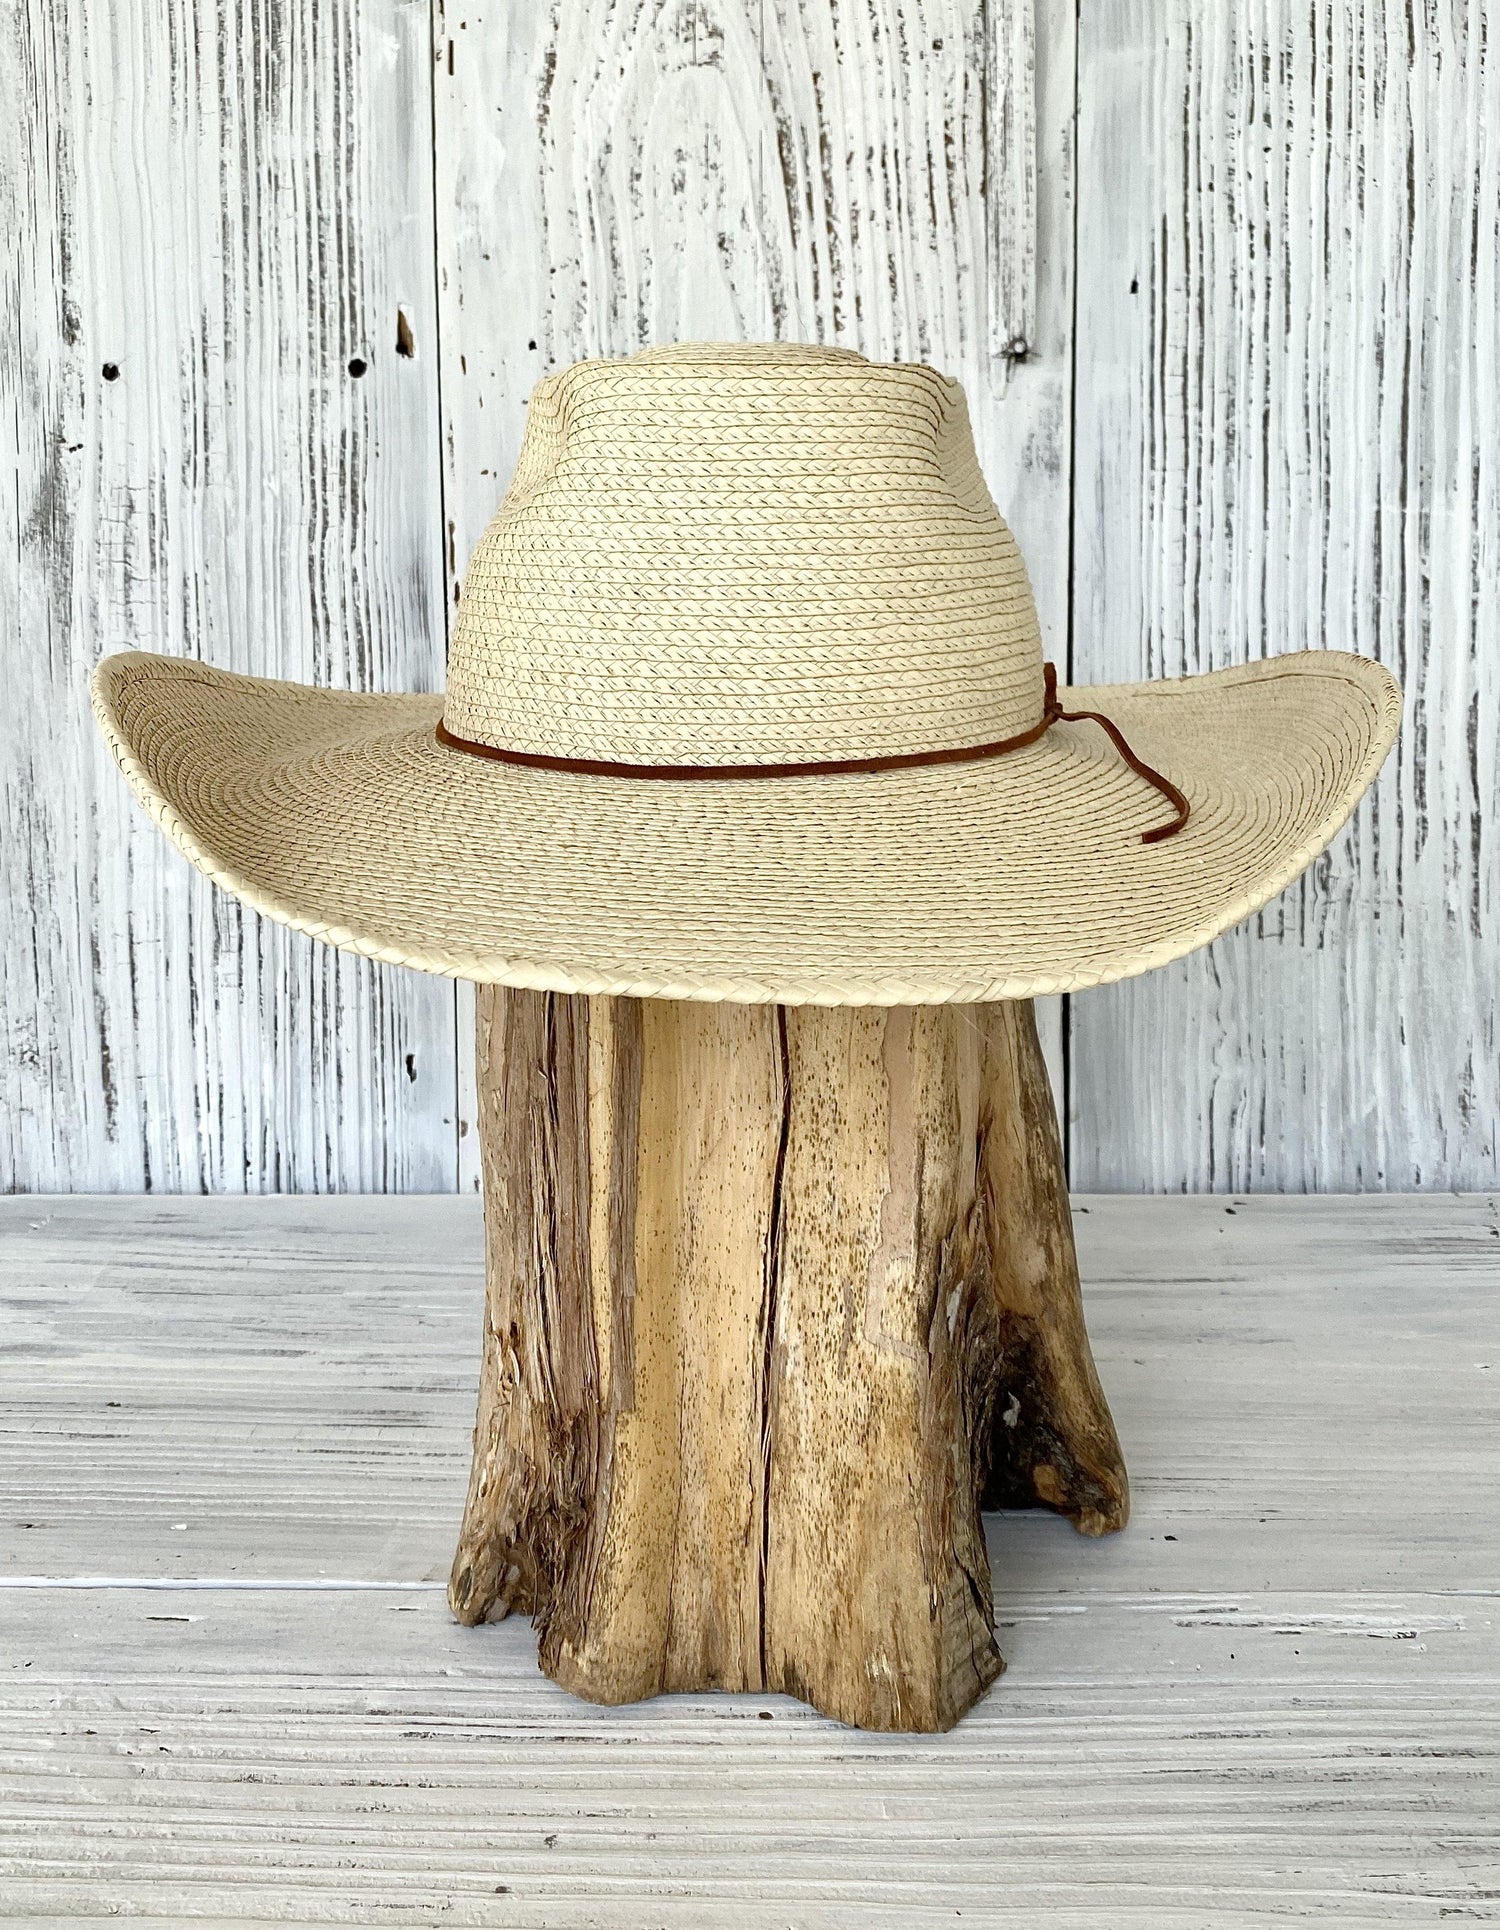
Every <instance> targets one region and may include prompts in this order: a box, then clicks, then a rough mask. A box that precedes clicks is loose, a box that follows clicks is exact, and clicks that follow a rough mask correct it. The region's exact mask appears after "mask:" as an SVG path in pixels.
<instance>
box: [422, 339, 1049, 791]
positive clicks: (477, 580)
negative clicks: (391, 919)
mask: <svg viewBox="0 0 1500 1930" xmlns="http://www.w3.org/2000/svg"><path fill="white" fill-rule="evenodd" d="M1041 659H1042V653H1041V638H1040V633H1039V631H1038V628H1037V622H1036V613H1035V608H1034V605H1033V602H1032V597H1031V590H1030V586H1029V584H1028V582H1027V578H1026V571H1025V567H1024V565H1023V564H1022V561H1021V557H1020V553H1019V551H1018V549H1017V547H1016V544H1015V540H1014V538H1013V537H1012V536H1011V533H1010V531H1009V530H1008V529H1007V528H1006V526H1005V524H1004V523H1003V521H1002V520H1001V518H1000V515H999V513H998V511H997V510H996V508H995V505H994V503H993V502H992V501H991V499H990V495H989V492H988V490H987V489H986V487H985V483H984V478H983V476H982V475H981V473H980V470H979V464H978V460H977V458H976V456H975V453H974V446H973V439H972V436H971V434H970V430H969V422H968V415H967V411H966V409H965V406H964V398H963V392H962V390H961V389H960V388H959V386H958V384H957V383H956V382H953V381H950V380H948V379H947V378H946V377H944V376H941V375H939V374H937V373H936V372H935V371H934V370H932V369H930V368H927V367H924V366H921V365H919V364H911V363H873V362H867V361H866V360H865V359H864V358H863V357H862V356H859V355H855V354H852V353H851V352H849V351H847V350H840V349H828V348H815V347H809V346H803V345H800V344H785V343H783V344H773V345H757V346H748V345H747V346H740V345H728V344H683V345H678V346H674V347H671V348H661V349H651V350H647V351H644V352H643V353H641V354H639V355H635V356H631V357H629V358H628V359H626V360H623V361H589V362H579V363H575V364H574V365H573V366H572V367H570V368H565V369H562V370H560V371H558V372H557V373H556V374H554V375H550V376H548V377H546V378H545V379H544V380H543V381H542V382H540V383H539V384H538V385H537V388H536V389H535V391H534V392H533V394H532V397H531V402H530V406H529V409H528V412H527V418H526V432H525V437H524V440H523V443H522V448H521V454H520V458H519V460H518V462H517V464H516V469H515V474H514V476H513V478H512V480H511V484H510V487H509V489H508V490H507V492H506V495H505V498H504V500H503V502H502V503H501V505H500V508H499V511H498V512H497V514H496V516H495V518H494V520H493V522H492V523H491V524H490V526H489V528H488V530H487V531H486V532H485V534H484V536H483V537H482V538H481V540H480V542H479V544H478V546H477V547H476V549H475V551H474V555H473V558H472V560H471V562H470V565H469V572H468V577H467V581H466V583H465V586H464V591H463V596H462V599H461V602H460V607H459V615H458V622H457V627H456V631H455V636H454V640H453V647H452V651H451V653H450V660H449V675H448V693H447V698H446V706H445V712H444V722H445V724H446V726H447V728H448V729H449V730H451V731H452V732H453V733H455V734H456V735H457V736H460V737H464V738H468V739H470V740H472V741H474V742H477V743H483V744H490V745H494V746H497V747H499V748H503V749H509V750H513V751H520V752H524V753H529V754H532V755H542V756H548V757H563V758H576V759H587V760H605V761H610V762H619V763H635V764H704V765H713V764H744V763H785V762H804V761H822V760H838V759H846V758H853V759H862V758H882V757H889V756H901V755H905V754H908V753H910V752H913V751H928V750H935V749H948V748H956V747H959V746H964V745H972V744H981V743H987V742H990V741H992V740H994V739H997V738H1003V737H1007V736H1010V735H1013V734H1015V733H1017V732H1020V731H1023V730H1025V729H1027V728H1029V727H1030V726H1032V725H1033V724H1034V723H1035V722H1036V720H1037V718H1038V716H1039V715H1040V712H1041V708H1042V660H1041Z"/></svg>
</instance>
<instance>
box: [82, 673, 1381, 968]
mask: <svg viewBox="0 0 1500 1930" xmlns="http://www.w3.org/2000/svg"><path fill="white" fill-rule="evenodd" d="M93 696H94V706H95V710H96V712H97V714H98V717H99V721H100V724H101V725H102V727H103V730H104V733H105V736H106V737H107V738H108V740H109V743H110V747H111V749H112V750H113V752H114V754H115V757H116V758H117V760H118V761H119V764H120V767H121V769H122V770H123V771H124V773H125V775H126V777H127V778H128V779H129V780H130V783H131V785H132V786H133V787H134V789H135V791H136V794H137V795H138V796H139V798H140V799H141V801H142V802H143V803H144V804H145V805H146V807H147V809H148V810H149V811H150V812H151V813H152V815H153V816H154V817H155V818H156V819H157V821H158V822H159V823H160V825H161V826H162V829H163V830H164V831H165V832H166V833H167V835H168V836H169V837H170V838H171V839H172V841H173V843H174V844H176V845H177V847H178V849H179V850H180V851H182V852H183V854H184V855H185V856H186V857H187V858H189V859H190V860H191V861H192V863H193V864H195V865H196V866H197V867H198V868H199V869H200V870H201V871H204V872H206V873H207V874H208V876H209V877H210V878H212V879H213V880H214V881H215V883H217V884H220V885H222V886H223V887H224V889H225V890H227V891H230V892H233V893H234V894H235V896H236V897H238V898H241V899H243V900H244V902H245V903H246V904H248V905H251V906H253V907H254V908H255V909H256V910H258V911H261V912H264V913H265V914H266V915H267V916H268V917H270V918H274V919H276V920H278V921H279V922H280V923H282V924H285V925H290V926H292V927H293V928H294V929H296V930H298V931H303V932H307V933H309V934H311V935H312V936H313V937H315V938H321V939H324V940H326V941H327V942H328V943H330V944H333V945H338V946H341V947H344V948H346V949H348V950H351V951H356V952H360V953H363V954H365V955H366V956H368V957H371V958H379V959H384V960H388V961H390V962H391V963H394V964H403V965H413V966H416V967H418V968H419V969H421V970H423V971H429V972H441V973H446V974H448V975H450V976H453V977H456V978H468V979H475V980H479V981H481V982H490V983H500V984H507V985H522V986H532V987H540V988H548V989H553V990H558V991H570V992H596V993H614V994H624V995H642V996H644V995H655V996H660V997H668V998H697V999H739V1000H749V1001H761V1000H766V1001H780V1002H782V1003H785V1004H851V1005H863V1004H874V1005H906V1004H935V1003H943V1002H946V1001H949V1000H986V999H1002V998H1030V997H1033V996H1036V995H1040V994H1042V993H1048V992H1062V991H1073V990H1078V989H1080V988H1082V987H1084V986H1089V985H1100V984H1104V983H1106V982H1107V981H1109V980H1112V979H1119V978H1125V977H1128V976H1130V975H1131V974H1133V973H1137V972H1144V971H1147V970H1149V969H1150V968H1151V967H1153V966H1157V965H1162V964H1165V963H1167V962H1168V961H1169V960H1171V959H1174V958H1179V957H1181V956H1182V955H1183V954H1184V953H1186V952H1190V951H1192V950H1194V949H1195V948H1196V947H1197V946H1199V945H1203V944H1205V943H1207V942H1208V940H1210V939H1212V938H1214V937H1216V936H1217V934H1218V933H1220V932H1222V931H1224V930H1226V929H1227V928H1228V927H1229V926H1231V925H1234V924H1236V923H1238V921H1239V920H1240V919H1242V918H1245V917H1247V916H1248V915H1249V914H1250V913H1251V912H1253V911H1255V910H1256V909H1258V907H1260V906H1261V905H1263V904H1264V903H1265V902H1266V901H1267V899H1269V898H1271V897H1272V896H1273V895H1274V894H1275V893H1276V892H1278V891H1281V890H1282V889H1284V888H1285V886H1287V885H1288V884H1290V883H1291V881H1292V880H1293V879H1294V878H1295V877H1297V875H1298V874H1299V873H1300V872H1301V871H1303V870H1304V869H1305V868H1306V866H1307V865H1308V864H1310V863H1311V862H1312V860H1313V859H1314V858H1315V857H1316V856H1317V855H1318V853H1319V852H1321V851H1322V850H1323V849H1324V848H1325V847H1326V845H1327V844H1328V842H1329V840H1330V839H1331V838H1332V837H1333V836H1334V834H1335V833H1336V832H1337V831H1338V830H1339V828H1340V826H1341V825H1342V824H1343V823H1344V821H1345V819H1346V818H1347V817H1348V816H1349V813H1350V812H1351V811H1352V810H1353V808H1354V805H1355V803H1356V802H1357V800H1358V799H1359V797H1360V795H1361V793H1362V792H1363V791H1364V790H1365V789H1366V788H1367V786H1368V785H1369V784H1370V782H1371V780H1372V779H1373V778H1374V776H1375V774H1376V772H1377V771H1378V770H1379V768H1380V765H1381V762H1382V760H1383V759H1384V757H1385V755H1386V752H1387V751H1388V750H1389V749H1390V746H1391V744H1392V742H1393V741H1394V739H1395V735H1396V731H1397V727H1398V724H1399V721H1400V712H1401V698H1400V691H1399V689H1398V686H1397V685H1396V683H1395V680H1394V679H1393V678H1392V677H1391V676H1390V674H1389V672H1388V671H1386V670H1385V669H1383V668H1382V667H1381V666H1380V665H1379V664H1376V663H1372V662H1370V661H1368V660H1367V659H1364V658H1361V657H1355V656H1351V655H1348V654H1346V653H1343V652H1333V651H1307V652H1302V653H1299V654H1297V655H1293V656H1288V657H1280V658H1274V659H1271V660H1268V661H1265V662H1260V663H1254V664H1249V665H1245V666H1243V667H1239V668H1235V669H1231V670H1222V671H1214V672H1211V673H1208V674H1205V675H1202V676H1197V677H1189V678H1186V679H1183V680H1181V681H1176V682H1166V681H1161V682H1154V683H1149V684H1129V685H1124V684H1115V685H1107V686H1102V687H1099V688H1090V689H1075V690H1071V691H1065V692H1064V693H1062V697H1063V704H1064V706H1065V707H1066V708H1070V709H1073V708H1086V709H1094V710H1102V711H1105V712H1106V713H1107V714H1108V715H1109V716H1110V717H1112V718H1113V719H1114V720H1115V721H1116V722H1117V723H1118V724H1119V725H1120V727H1121V728H1122V729H1123V730H1124V732H1125V734H1126V736H1127V737H1128V738H1129V740H1130V743H1131V744H1132V746H1133V747H1134V748H1135V750H1136V751H1137V752H1138V754H1139V755H1140V756H1141V757H1143V758H1144V759H1145V760H1146V761H1147V762H1148V763H1150V764H1153V765H1155V766H1157V767H1158V768H1159V769H1161V770H1162V771H1164V772H1165V773H1166V774H1167V775H1168V776H1170V777H1171V778H1172V779H1173V780H1174V781H1175V782H1176V783H1177V784H1179V785H1180V786H1181V787H1182V789H1183V790H1184V791H1186V793H1187V795H1188V797H1189V799H1190V800H1191V803H1192V818H1191V821H1190V822H1189V824H1188V825H1187V826H1186V828H1185V829H1184V830H1182V831H1181V832H1179V833H1178V834H1177V835H1176V836H1174V837H1171V838H1168V839H1165V840H1164V841H1162V842H1160V843H1158V844H1150V845H1147V844H1142V843H1141V841H1140V834H1141V832H1142V831H1144V830H1147V829H1149V828H1151V826H1153V825H1154V824H1158V823H1160V822H1161V821H1162V818H1163V815H1164V814H1166V815H1170V808H1169V807H1168V806H1166V805H1164V803H1163V800H1162V799H1161V797H1160V796H1159V795H1158V794H1157V793H1156V792H1155V791H1154V790H1153V789H1152V788H1151V787H1150V786H1149V785H1147V784H1145V783H1144V782H1143V781H1142V780H1141V779H1140V778H1139V777H1137V776H1136V775H1134V774H1133V773H1132V772H1131V771H1130V770H1129V769H1128V768H1127V767H1126V766H1125V765H1124V764H1123V763H1122V762H1121V760H1120V758H1119V757H1118V756H1117V754H1116V753H1115V751H1114V749H1113V748H1112V746H1111V745H1110V743H1109V741H1108V739H1107V737H1106V736H1105V733H1104V732H1103V731H1102V730H1101V729H1100V728H1099V727H1098V726H1097V725H1095V724H1089V723H1071V724H1055V725H1054V726H1053V727H1052V729H1051V730H1050V731H1048V732H1047V733H1046V735H1045V736H1044V737H1043V738H1041V739H1040V740H1039V741H1038V742H1037V743H1035V744H1033V745H1031V746H1029V747H1028V748H1026V749H1024V750H1020V751H1013V752H1009V753H1007V754H1005V755H1003V756H999V757H994V758H988V759H982V760H978V761H975V762H973V763H967V764H948V765H936V766H927V767H922V768H917V769H910V770H903V771H895V772H878V773H875V772H862V773H856V774H851V775H846V776H813V777H797V778H768V779H755V780H745V779H737V778H730V779H724V780H709V781H704V780H689V781H662V780H650V781H645V780H641V779H638V778H630V777H608V778H601V777H581V776H574V775H570V774H564V773H560V772H552V771H538V770H528V769H521V768H517V767H513V766H509V765H505V764H499V763H494V762H490V761H487V760H483V759H479V758H476V757H473V756H471V755H468V754H466V753H465V752H463V751H461V750H453V749H448V748H445V747H444V746H443V745H441V744H439V743H438V742H437V740H436V738H435V737H434V734H433V733H434V727H435V725H436V724H437V721H438V718H439V716H440V714H441V711H442V699H441V697H437V696H363V695H357V694H353V693H350V692H346V691H334V690H317V689H312V688H310V687H308V686H306V685H302V684H292V683H281V682H274V681H271V680H269V679H265V678H259V677H243V676H237V675H234V674H231V673H229V672H226V671H219V670H212V669H209V668H207V667H206V666H204V665H202V664H199V663H193V662H185V661H182V660H179V659H176V658H170V657H160V656H152V655H146V654H143V653H139V652H131V653H128V654H125V655H122V656H116V657H111V658H108V659H107V660H106V661H105V662H104V663H102V664H101V665H100V667H99V669H98V671H97V672H96V673H95V678H94V684H93Z"/></svg>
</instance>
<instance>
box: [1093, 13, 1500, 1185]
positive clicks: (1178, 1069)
mask: <svg viewBox="0 0 1500 1930" xmlns="http://www.w3.org/2000/svg"><path fill="white" fill-rule="evenodd" d="M1081 18H1082V20H1083V27H1082V32H1081V36H1080V43H1079V100H1080V103H1081V113H1080V119H1079V157H1080V158H1079V193H1078V207H1079V225H1078V250H1079V261H1080V273H1079V300H1078V334H1077V368H1078V394H1077V402H1076V422H1077V446H1076V456H1075V463H1076V467H1075V486H1074V494H1073V502H1074V530H1075V542H1076V549H1075V567H1074V610H1073V626H1074V627H1073V637H1074V662H1075V667H1076V668H1077V670H1078V671H1079V672H1080V673H1082V674H1083V675H1084V676H1085V677H1087V678H1090V679H1092V678H1094V677H1100V678H1131V677H1143V676H1148V675H1158V674H1165V675H1169V676H1174V675H1180V674H1182V673H1183V672H1184V671H1187V670H1198V669H1208V668H1211V667H1213V666H1215V665H1218V664H1223V663H1230V662H1236V661H1239V660H1241V659H1243V658H1246V657H1254V656H1260V655H1266V654H1275V653H1277V652H1280V651H1285V650H1295V649H1302V648H1309V647H1312V648H1316V647H1321V646H1323V645H1325V644H1326V645H1332V646H1334V647H1336V648H1353V649H1358V650H1362V651H1365V652H1367V653H1369V654H1370V655H1374V656H1379V657H1381V658H1382V659H1383V660H1384V661H1385V662H1386V663H1388V664H1389V665H1390V666H1391V668H1392V669H1393V670H1395V671H1396V673H1397V675H1398V676H1400V677H1401V678H1402V681H1403V683H1404V684H1405V687H1406V693H1407V715H1406V726H1405V729H1404V731H1403V734H1402V737H1401V741H1400V744H1399V746H1398V751H1397V754H1396V755H1395V756H1394V757H1393V758H1392V760H1391V763H1390V764H1389V765H1388V766H1387V768H1386V771H1385V772H1384V774H1383V776H1382V777H1381V779H1380V782H1379V783H1378V785H1377V787H1376V790H1375V793H1374V795H1373V796H1372V797H1371V798H1370V799H1368V800H1367V801H1366V803H1365V804H1364V805H1363V807H1362V808H1361V810H1360V812H1359V814H1358V816H1357V818H1356V820H1355V822H1354V824H1353V826H1352V827H1351V828H1350V830H1348V831H1346V832H1345V834H1344V835H1343V836H1342V837H1341V838H1339V839H1338V840H1337V841H1336V842H1335V844H1334V846H1333V848H1332V850H1331V851H1330V853H1329V854H1328V855H1327V856H1326V857H1325V858H1324V859H1323V860H1321V861H1320V862H1319V863H1318V864H1317V865H1315V866H1314V867H1313V869H1312V870H1311V871H1310V872H1309V873H1308V874H1307V876H1306V877H1305V878H1304V879H1303V880H1302V881H1301V883H1300V884H1299V885H1297V886H1295V887H1294V888H1293V889H1292V890H1291V891H1289V892H1287V893H1286V894H1285V895H1284V896H1283V897H1281V898H1279V899H1277V900H1276V901H1275V902H1273V903H1272V904H1271V905H1269V906H1268V907H1267V908H1266V910H1265V911H1264V912H1262V913H1261V914H1260V915H1259V917H1257V918H1254V919H1252V920H1250V921H1249V922H1248V923H1247V924H1245V925H1243V926H1241V927H1240V929H1239V930H1237V931H1235V932H1233V933H1230V934H1229V935H1228V936H1226V937H1225V938H1223V939H1221V940H1220V941H1219V942H1218V943H1217V944H1215V945H1213V946H1212V947H1210V948H1209V949H1208V950H1207V951H1205V952H1200V953H1198V954H1197V955H1196V956H1194V957H1192V958H1188V959H1184V960H1182V961H1181V963H1180V964H1177V965H1174V966H1171V967H1169V968H1168V969H1167V970H1165V971H1161V972H1156V973H1153V974H1152V975H1151V976H1150V977H1148V978H1144V979H1137V980H1135V981H1133V982H1132V983H1131V984H1129V985H1121V986H1115V987H1110V988H1107V989H1106V990H1103V991H1100V992H1094V993H1090V994H1089V995H1088V996H1087V997H1080V998H1078V999H1077V1000H1075V1001H1074V1002H1073V1012H1072V1027H1071V1043H1072V1073H1073V1078H1072V1089H1071V1095H1070V1096H1071V1108H1072V1133H1071V1137H1072V1144H1073V1155H1074V1163H1073V1180H1074V1183H1075V1184H1077V1185H1082V1186H1096V1187H1105V1188H1108V1187H1115V1186H1127V1187H1145V1188H1158V1187H1166V1188H1174V1187H1183V1186H1186V1187H1190V1188H1202V1187H1221V1188H1222V1187H1227V1188H1233V1189H1248V1188H1255V1187H1275V1186H1292V1187H1303V1188H1306V1189H1308V1190H1322V1189H1327V1190H1342V1189H1356V1188H1363V1187H1394V1188H1412V1187H1425V1186H1439V1187H1448V1186H1456V1187H1462V1186H1491V1185H1493V1184H1494V1183H1495V1177H1496V1168H1495V1133H1496V1122H1497V1119H1500V1056H1497V1038H1496V1018H1497V1010H1500V903H1497V899H1500V858H1497V851H1500V847H1497V845H1496V842H1495V830H1496V827H1500V765H1497V760H1496V755H1495V752H1496V732H1497V728H1500V678H1497V676H1496V666H1497V664H1500V320H1497V314H1500V303H1497V294H1500V289H1497V274H1500V143H1497V141H1496V136H1495V128H1496V119H1497V115H1500V87H1497V86H1496V73H1495V48H1494V46H1493V44H1491V43H1490V42H1489V40H1488V39H1487V34H1488V31H1489V29H1488V24H1487V21H1486V10H1485V8H1484V6H1483V5H1481V4H1479V0H1428V3H1427V4H1425V5H1421V6H1412V5H1410V4H1408V0H1312V4H1311V5H1308V4H1299V5H1296V6H1293V5H1291V4H1288V3H1287V0H1236V3H1235V4H1234V5H1232V6H1216V7H1201V6H1197V5H1194V4H1192V3H1191V0H1175V3H1174V4H1173V5H1172V6H1170V7H1162V6H1160V5H1157V4H1148V3H1147V0H1109V4H1101V5H1094V6H1090V7H1088V8H1085V9H1084V10H1083V13H1082V16H1081Z"/></svg>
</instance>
